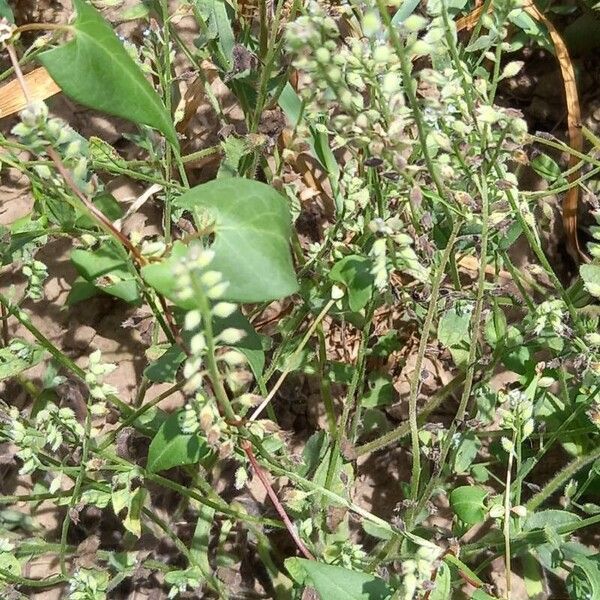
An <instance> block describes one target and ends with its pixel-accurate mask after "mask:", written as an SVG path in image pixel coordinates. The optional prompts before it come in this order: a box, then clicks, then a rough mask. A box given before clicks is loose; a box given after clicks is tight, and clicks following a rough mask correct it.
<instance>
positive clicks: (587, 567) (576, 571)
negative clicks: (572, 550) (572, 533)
mask: <svg viewBox="0 0 600 600" xmlns="http://www.w3.org/2000/svg"><path fill="white" fill-rule="evenodd" d="M566 583H567V590H568V591H569V597H570V598H572V599H573V600H583V599H584V598H590V599H592V598H593V599H596V598H600V554H595V555H594V556H590V557H585V556H581V555H579V556H575V557H574V559H573V570H572V571H571V572H570V573H569V576H568V577H567V581H566Z"/></svg>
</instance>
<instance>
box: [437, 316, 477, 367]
mask: <svg viewBox="0 0 600 600" xmlns="http://www.w3.org/2000/svg"><path fill="white" fill-rule="evenodd" d="M470 321H471V307H466V306H462V307H458V306H453V307H452V308H450V309H449V310H447V311H446V312H445V313H444V314H443V315H442V317H441V319H440V321H439V323H438V339H439V341H440V342H441V343H442V344H443V345H444V346H446V348H448V349H449V350H450V353H451V354H452V358H453V359H454V362H455V363H456V364H457V365H461V364H462V363H464V362H465V361H466V360H467V358H468V349H467V346H468V343H469V324H470Z"/></svg>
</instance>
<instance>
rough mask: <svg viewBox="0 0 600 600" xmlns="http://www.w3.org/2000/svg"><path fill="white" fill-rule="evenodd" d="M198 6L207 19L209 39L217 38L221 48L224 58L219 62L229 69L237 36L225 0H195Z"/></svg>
mask: <svg viewBox="0 0 600 600" xmlns="http://www.w3.org/2000/svg"><path fill="white" fill-rule="evenodd" d="M194 3H195V5H196V8H197V9H198V11H199V12H200V14H201V15H202V17H203V18H204V20H205V21H206V25H207V29H208V31H207V36H208V39H217V43H218V46H219V50H220V52H221V55H222V59H223V60H217V62H218V63H222V62H223V61H224V62H225V64H222V65H221V66H222V67H223V68H225V69H227V70H229V69H231V67H232V66H233V65H232V50H233V46H234V45H235V37H234V34H233V30H232V28H231V23H230V22H229V17H228V15H227V7H226V3H225V0H194Z"/></svg>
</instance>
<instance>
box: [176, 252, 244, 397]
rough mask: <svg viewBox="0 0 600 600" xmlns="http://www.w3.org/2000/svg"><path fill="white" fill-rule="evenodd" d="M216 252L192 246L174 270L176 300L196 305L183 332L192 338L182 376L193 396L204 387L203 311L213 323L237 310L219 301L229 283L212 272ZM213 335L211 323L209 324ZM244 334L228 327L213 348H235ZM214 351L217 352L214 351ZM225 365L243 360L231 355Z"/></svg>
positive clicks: (223, 357) (205, 347)
mask: <svg viewBox="0 0 600 600" xmlns="http://www.w3.org/2000/svg"><path fill="white" fill-rule="evenodd" d="M213 259H214V252H213V251H212V250H209V249H206V248H204V247H203V246H202V245H201V244H191V245H190V247H189V249H188V252H187V254H186V255H185V256H184V257H182V259H181V261H180V262H179V263H178V264H177V265H176V267H175V274H176V276H177V281H178V283H177V286H178V287H177V296H178V298H179V300H180V301H182V302H186V303H188V304H191V305H195V307H194V308H191V309H190V310H189V311H188V312H187V313H186V315H185V319H184V324H183V328H184V331H185V332H186V334H187V335H188V336H190V338H189V339H190V341H189V350H190V355H189V357H188V359H187V360H186V362H185V365H184V368H183V375H184V377H185V378H186V385H185V391H186V392H188V393H194V392H196V391H197V390H199V389H200V387H201V386H202V381H203V378H204V374H203V371H202V364H203V357H204V354H205V352H206V351H207V339H206V332H205V331H204V327H205V326H206V325H207V324H205V323H203V314H204V307H205V306H206V307H207V311H208V313H209V314H210V317H211V319H212V320H214V319H215V318H217V319H227V318H228V317H230V316H231V315H233V313H234V312H235V311H236V310H237V306H236V305H235V304H232V303H231V302H223V301H220V298H221V297H222V296H223V294H224V293H225V291H226V289H227V287H228V285H229V284H228V282H226V281H224V280H223V276H222V274H221V273H220V272H218V271H214V270H210V269H209V267H210V264H211V262H212V261H213ZM210 327H211V334H212V322H211V323H210ZM245 335H246V334H245V332H244V331H242V330H241V329H237V328H235V327H225V328H224V329H222V330H221V331H220V332H219V333H218V334H217V335H215V336H214V339H213V342H214V345H222V346H233V345H235V344H237V343H238V342H239V341H240V340H242V338H243V337H244V336H245ZM213 350H214V349H213ZM218 359H219V360H221V361H222V362H223V363H224V364H226V365H228V364H229V365H232V364H239V363H240V362H241V360H242V359H243V357H241V355H240V354H239V353H238V352H235V351H230V352H226V353H224V354H221V355H219V357H218Z"/></svg>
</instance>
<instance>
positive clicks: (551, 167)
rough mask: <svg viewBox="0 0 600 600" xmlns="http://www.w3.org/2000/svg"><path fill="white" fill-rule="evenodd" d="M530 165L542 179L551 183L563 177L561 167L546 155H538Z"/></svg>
mask: <svg viewBox="0 0 600 600" xmlns="http://www.w3.org/2000/svg"><path fill="white" fill-rule="evenodd" d="M529 164H530V165H531V168H532V169H533V170H534V171H535V172H536V173H537V174H538V175H539V176H540V177H542V178H543V179H545V180H546V181H548V182H550V183H553V182H555V181H557V180H558V179H560V178H561V177H562V172H561V170H560V167H559V166H558V165H557V164H556V162H555V161H554V160H553V159H551V158H550V157H549V156H547V155H546V154H538V155H537V156H536V157H535V158H534V159H533V160H532V161H531V162H530V163H529Z"/></svg>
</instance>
